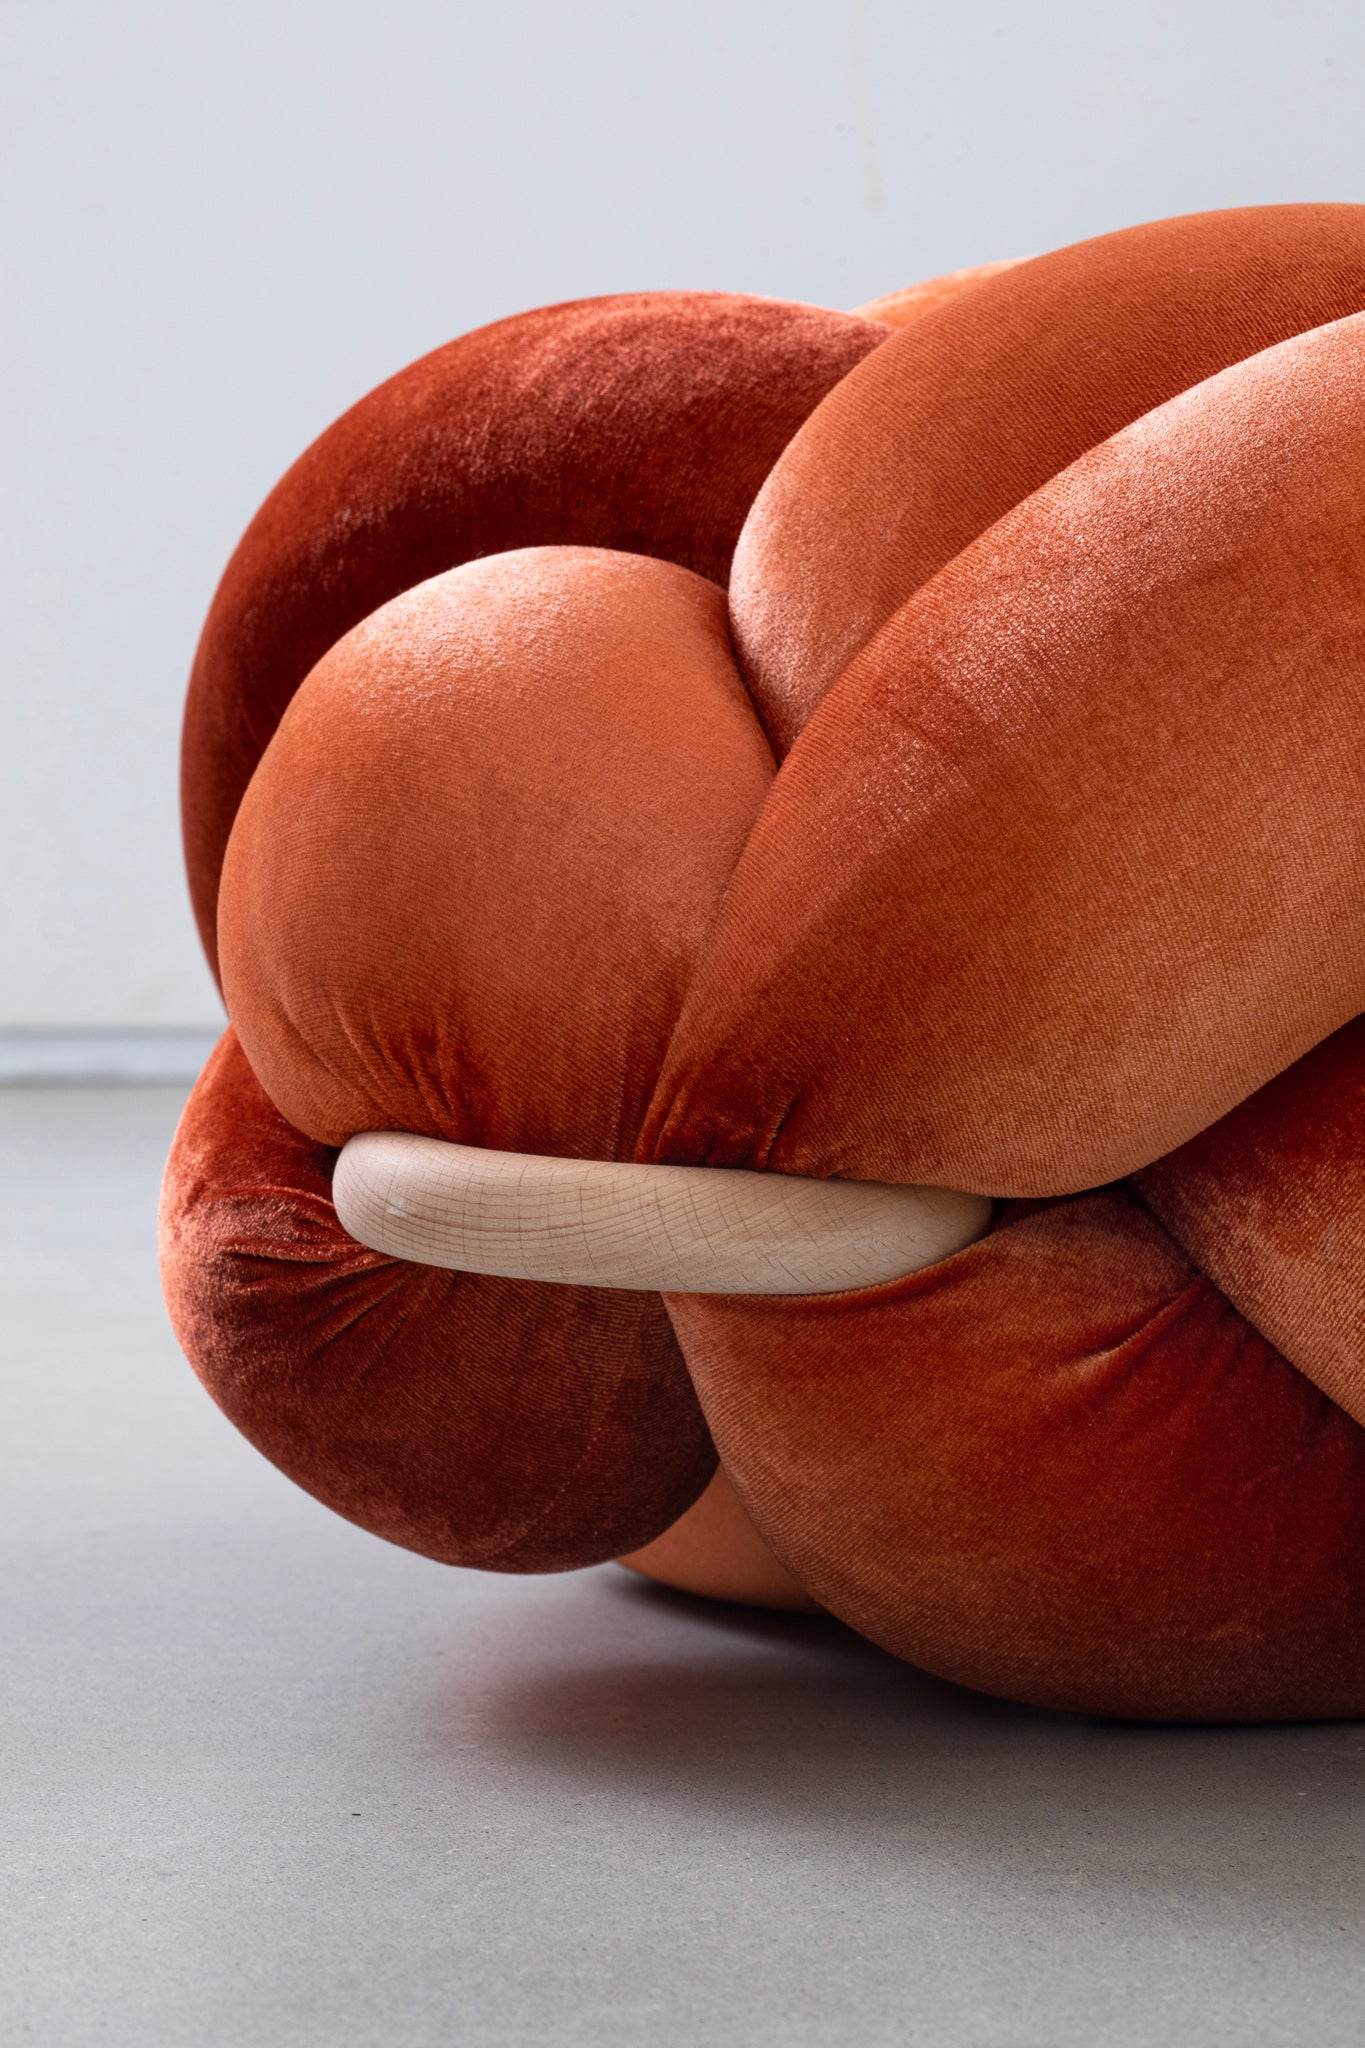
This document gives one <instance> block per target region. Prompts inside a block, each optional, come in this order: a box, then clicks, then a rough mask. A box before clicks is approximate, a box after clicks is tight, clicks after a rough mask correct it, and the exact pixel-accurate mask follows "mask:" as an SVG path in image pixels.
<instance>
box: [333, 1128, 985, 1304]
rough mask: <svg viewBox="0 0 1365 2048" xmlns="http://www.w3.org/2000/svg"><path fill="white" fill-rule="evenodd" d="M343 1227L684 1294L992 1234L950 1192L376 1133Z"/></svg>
mask: <svg viewBox="0 0 1365 2048" xmlns="http://www.w3.org/2000/svg"><path fill="white" fill-rule="evenodd" d="M332 1193H333V1200H334V1202H335V1204H336V1211H337V1215H338V1217H339V1218H340V1220H341V1223H342V1226H343V1228H344V1229H346V1230H348V1231H349V1232H350V1234H351V1236H352V1237H354V1238H357V1239H358V1240H359V1242H360V1243H361V1244H364V1245H368V1246H369V1247H370V1248H371V1249H372V1250H374V1251H379V1252H386V1253H388V1254H389V1255H390V1256H391V1257H393V1258H398V1259H410V1260H413V1261H414V1262H416V1263H417V1264H419V1265H426V1266H443V1267H446V1268H448V1269H450V1270H452V1271H455V1272H464V1273H495V1274H500V1275H502V1276H504V1277H505V1278H509V1279H519V1280H548V1281H560V1282H565V1283H569V1284H573V1285H578V1286H584V1285H587V1286H597V1287H628V1288H657V1289H659V1290H661V1291H663V1292H665V1293H674V1294H833V1293H839V1292H842V1291H844V1290H845V1289H849V1288H855V1287H870V1286H876V1285H878V1284H879V1283H880V1282H882V1281H886V1280H894V1279H898V1278H900V1277H901V1276H903V1275H904V1274H907V1273H914V1272H918V1271H919V1269H920V1268H921V1267H923V1266H928V1265H932V1264H934V1263H935V1262H936V1261H937V1260H939V1259H942V1258H946V1257H947V1256H948V1255H949V1254H950V1253H952V1252H955V1251H960V1250H961V1249H962V1247H963V1246H964V1245H967V1244H970V1243H971V1242H972V1241H973V1240H974V1239H975V1238H978V1237H980V1236H982V1235H983V1234H984V1232H985V1230H986V1228H987V1226H988V1224H989V1222H990V1214H991V1205H990V1203H989V1201H987V1200H986V1199H985V1197H983V1196H980V1195H967V1194H958V1193H956V1192H954V1191H953V1190H952V1189H948V1188H920V1187H896V1186H891V1185H887V1184H885V1183H883V1182H880V1181H852V1180H809V1179H803V1178H800V1177H798V1176H796V1175H794V1174H778V1173H748V1172H744V1171H740V1170H737V1169H733V1168H728V1167H710V1166H637V1165H631V1164H618V1163H615V1162H612V1161H609V1160H593V1159H548V1158H541V1157H538V1156H536V1155H533V1154H530V1153H521V1152H494V1151H484V1150H481V1149H479V1148H478V1147H475V1146H472V1145H450V1144H446V1143H443V1142H442V1141H441V1140H440V1139H437V1138H420V1137H414V1136H412V1135H410V1134H408V1133H405V1132H401V1131H365V1132H362V1133H360V1134H359V1135H358V1136H356V1137H354V1138H352V1139H351V1140H350V1141H349V1143H348V1144H346V1145H345V1146H344V1147H343V1148H342V1151H341V1154H340V1156H339V1158H338V1160H337V1164H336V1173H335V1178H334V1181H333V1190H332Z"/></svg>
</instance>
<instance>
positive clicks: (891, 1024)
mask: <svg viewBox="0 0 1365 2048" xmlns="http://www.w3.org/2000/svg"><path fill="white" fill-rule="evenodd" d="M184 811H185V834H186V846H187V855H188V862H189V871H190V881H191V888H192V892H193V895H194V901H195V907H196V911H197V914H198V916H199V919H200V925H201V930H202V932H203V935H204V941H205V945H206V947H207V949H208V952H209V955H210V959H211V960H212V962H213V963H214V965H215V970H216V971H218V972H219V973H220V975H221V981H222V986H223V989H224V994H225V997H226V1000H227V1005H228V1010H229V1014H230V1016H231V1018H232V1027H233V1028H232V1029H231V1030H230V1031H229V1032H228V1034H227V1036H226V1037H225V1038H224V1040H223V1042H222V1044H221V1045H220V1047H219V1049H218V1051H217V1053H216V1054H215V1055H214V1058H213V1059H212V1060H211V1062H210V1064H209V1066H208V1068H207V1069H206V1071H205V1073H204V1075H203V1076H202V1078H201V1080H200V1081H199V1083H198V1085H197V1087H196V1089H195V1091H194V1094H193V1096H192V1098H191V1101H190V1103H189V1106H188V1108H187V1110H186V1112H185V1117H184V1120H183V1123H182V1126H181V1129H180V1132H179V1134H178V1136H177V1139H176V1142H175V1148H174V1151H173V1154H172V1157H171V1161H170V1164H169V1167H168V1171H167V1177H166V1186H165V1194H164V1200H163V1214H162V1245H163V1270H164V1275H165V1283H166V1290H167V1297H168V1300H169V1303H170V1307H171V1313H172V1316H173V1318H174V1320H175V1324H176V1328H177V1330H178V1332H179V1335H180V1338H181V1341H182V1343H183V1344H184V1347H185V1349H186V1352H187V1353H188V1355H189V1357H190V1359H191V1361H192V1362H193V1364H194V1366H195V1369H196V1370H197V1371H198V1373H199V1374H200V1377H201V1378H202V1379H203V1381H204V1383H205V1385H206V1386H207V1387H208V1388H209V1391H210V1392H211V1393H212V1394H213V1396H214V1398H215V1399H216V1400H217V1401H218V1402H219V1403H220V1404H221V1406H222V1407H223V1409H224V1410H225V1411H226V1413H227V1414H228V1415H229V1416H230V1417H231V1418H232V1420H233V1421H234V1422H235V1423H236V1424H237V1426H238V1427H239V1428H240V1429H242V1430H243V1431H244V1432H245V1434H246V1435H247V1436H248V1437H249V1438H250V1439H251V1440H252V1441H253V1442H254V1443H255V1444H257V1445H258V1446H259V1447H260V1449H261V1450H262V1451H263V1452H264V1453H265V1454H266V1456H267V1457H269V1458H271V1459H272V1460H274V1462H275V1463H276V1464H277V1465H279V1466H280V1467H281V1468H282V1469H283V1470H284V1471H285V1472H287V1473H288V1474H289V1475H290V1476H291V1477H292V1478H294V1479H295V1480H297V1481H298V1483H299V1484H300V1485H302V1486H304V1487H306V1488H307V1489H308V1490H309V1491H310V1492H311V1493H313V1494H315V1495H316V1496H317V1497H318V1498H319V1499H320V1500H323V1501H325V1502H326V1503H327V1504H328V1505H329V1506H331V1507H333V1508H335V1509H336V1510H337V1511H338V1512H340V1513H342V1514H344V1515H347V1516H349V1517H350V1518H351V1519H352V1520H354V1521H356V1522H359V1523H360V1524H362V1525H363V1526H364V1527H366V1528H368V1529H372V1530H374V1531H375V1532H376V1533H378V1534H379V1535H382V1536H384V1537H387V1538H388V1539H389V1540H391V1541H393V1542H396V1543H401V1544H406V1545H408V1546H409V1547H411V1548H413V1549H415V1550H419V1551H422V1552H424V1553H425V1554H426V1555H428V1556H431V1557H435V1558H440V1559H444V1560H446V1561H449V1562H451V1563H457V1564H465V1565H475V1566H481V1567H484V1568H490V1569H495V1570H503V1571H548V1570H562V1569H568V1568H571V1567H574V1566H579V1565H584V1564H588V1563H592V1562H596V1561H599V1560H602V1559H605V1558H609V1557H613V1556H619V1555H622V1554H624V1553H626V1552H630V1551H633V1550H637V1549H639V1548H640V1547H641V1546H642V1545H645V1544H647V1543H649V1542H650V1541H651V1540H652V1539H653V1538H655V1537H657V1536H658V1535H660V1534H661V1532H663V1531H664V1530H666V1529H667V1528H668V1527H669V1526H670V1525H671V1524H672V1523H673V1522H674V1521H676V1519H677V1518H678V1517H679V1516H680V1515H681V1514H682V1513H683V1511H684V1510H685V1509H687V1508H688V1507H689V1505H690V1504H691V1503H692V1502H693V1501H694V1500H696V1499H697V1497H698V1496H699V1494H700V1493H701V1492H702V1490H703V1488H704V1487H705V1486H706V1484H707V1481H708V1479H709V1478H710V1475H711V1473H712V1472H713V1471H714V1469H715V1464H716V1459H717V1454H718V1453H719V1456H720V1458H721V1459H722V1461H723V1462H724V1465H725V1467H726V1470H727V1471H728V1473H729V1475H730V1478H731V1480H732V1481H733V1484H734V1486H735V1488H736V1490H737V1491H738V1493H739V1495H740V1498H741V1499H742V1501H743V1503H744V1505H745V1507H746V1508H747V1510H748V1512H749V1514H750V1515H751V1516H752V1518H753V1520H754V1522H755V1523H756V1524H757V1526H758V1528H759V1530H760V1531H761V1533H762V1534H763V1536H764V1537H765V1538H766V1540H767V1541H768V1543H769V1544H770V1545H771V1547H772V1549H773V1550H774V1552H775V1553H776V1554H777V1556H778V1557H779V1558H780V1559H781V1560H782V1562H783V1563H784V1564H786V1565H787V1566H788V1568H789V1569H790V1570H791V1571H792V1572H793V1573H794V1574H795V1575H796V1577H797V1578H798V1579H799V1580H800V1582H801V1583H802V1585H804V1586H805V1587H806V1588H808V1589H809V1591H810V1593H811V1594H812V1595H813V1596H814V1598H815V1599H816V1600H818V1601H819V1602H820V1603H821V1604H822V1605H824V1606H826V1607H828V1608H829V1609H831V1610H832V1611H833V1612H834V1613H835V1614H837V1615H839V1616H840V1617H842V1618H843V1619H844V1620H846V1621H847V1622H849V1623H850V1624H851V1625H852V1626H853V1627H854V1628H856V1629H859V1630H861V1631H862V1632H863V1633H864V1634H866V1635H868V1636H869V1637H871V1638H872V1639H874V1640H875V1641H877V1642H878V1643H881V1644H883V1645H885V1646H886V1647H887V1648H889V1649H891V1650H893V1651H894V1652H895V1653H896V1654H897V1655H899V1656H902V1657H905V1658H907V1659H909V1660H911V1661H913V1662H914V1663H916V1664H919V1665H922V1666H925V1667H927V1668H928V1669H931V1670H933V1671H937V1672H939V1673H942V1674H944V1675H945V1676H948V1677H950V1678H954V1679H958V1680H960V1681H963V1682H965V1683H967V1684H970V1685H974V1686H978V1687H981V1688H984V1689H986V1690H988V1691H992V1692H996V1693H1001V1694H1005V1695H1007V1696H1010V1697H1013V1698H1016V1699H1020V1700H1026V1701H1032V1702H1037V1703H1040V1704H1044V1705H1049V1706H1061V1707H1068V1708H1072V1709H1077V1710H1084V1711H1091V1712H1101V1713H1109V1714H1119V1715H1134V1716H1146V1717H1152V1718H1158V1719H1173V1718H1174V1719H1202V1720H1210V1719H1246V1718H1264V1717H1319V1716H1331V1715H1357V1714H1361V1713H1365V1427H1363V1426H1362V1425H1365V1020H1361V1021H1355V1020H1359V1019H1360V1013H1361V1012H1362V1011H1365V207H1354V206H1288V207H1271V208H1254V209H1247V210H1242V211H1234V212H1226V213H1217V214H1207V215H1200V216H1195V217H1192V218H1188V219H1182V220H1175V221H1166V222H1161V223H1157V224H1155V225H1153V226H1148V227H1143V228H1138V229H1133V230H1130V231H1127V232H1124V233H1120V234H1114V235H1108V236H1104V237H1101V238H1100V239H1098V240H1095V241H1090V242H1085V243H1081V244H1079V245H1077V246H1076V247H1073V248H1069V249H1064V250H1061V251H1059V252H1057V253H1055V254H1052V255H1048V256H1044V257H1040V258H1038V259H1036V260H1031V261H1027V262H1020V263H1011V264H999V265H987V266H985V267H984V268H982V269H979V270H976V271H965V272H958V273H955V274H953V275H952V276H951V277H949V278H946V279H940V280H933V281H931V283H930V284H928V285H924V286H918V287H914V288H912V289H910V290H909V291H906V292H901V293H897V294H895V295H893V296H892V297H890V298H888V299H885V300H881V301H878V302H876V303H874V305H872V306H871V307H868V308H866V309H864V315H853V314H840V313H834V312H826V311H822V310H820V309H817V308H813V307H809V306H797V305H785V304H781V303H777V302H774V301H770V300H761V299H746V298H737V297H730V296H725V295H719V294H714V295H713V294H692V293H678V294H671V293H661V294H650V295H638V296H630V297H624V298H617V299H607V300H598V301H591V302H586V303H581V304H575V305H569V306H561V307H555V308H551V309H549V310H547V311H542V312H537V313H532V314H528V315H525V316H522V317H521V318H518V319H514V320H508V321H504V322H501V323H499V324H498V325H496V326H493V327H490V328H486V329H484V330H482V331H481V332H479V333H476V334H473V335H470V336H467V337H466V338H464V339H463V340H461V341H457V342H454V343H452V344H451V345H450V346H449V347H448V348H444V349H441V350H438V351H437V352H436V353H435V354H434V355H432V356H428V357H426V358H424V359H423V360H422V361H421V362H419V363H417V364H414V365H413V366H412V367H411V368H410V369H408V370H406V371H404V372H402V373H401V374H400V375H399V376H397V377H396V378H394V379H393V380H392V381H391V382H390V383H388V384H386V385H384V386H382V387H381V388H380V389H379V390H378V391H376V392H375V393H373V394H371V396H370V397H369V398H367V399H365V400H363V401H362V402H361V404H360V405H358V406H357V407H356V408H355V409H354V410H353V411H352V412H350V413H348V414H347V415H346V416H345V417H344V418H343V419H342V420H340V421H339V422H338V423H337V424H336V425H335V426H334V427H332V428H331V429H329V431H328V432H327V433H326V434H324V435H323V436H322V438H321V439H320V440H319V441H318V442H317V443H315V445H314V446H313V447H312V448H311V449H310V450H309V451H308V452H307V453H306V454H305V455H304V456H303V457H302V459H301V460H300V461H299V463H297V464H296V465H295V467H294V468H293V469H292V470H291V471H290V472H289V474H288V475H287V476H286V477H285V478H284V480H283V482H282V483H281V484H280V485H279V486H278V488H277V489H276V490H275V491H274V493H272V495H271V497H270V498H269V499H268V500H267V502H266V504H265V506H264V507H263V508H262V510H261V512H260V513H259V514H258V515H257V518H256V519H255V520H254V522H253V523H252V525H251V527H250V528H249V529H248V532H247V534H246V536H245V538H244V539H243V541H242V543H241V545H240V547H239V548H238V550H237V553H236V554H235V556H234V557H233V560H232V562H231V564H230V565H229V568H228V570H227V573H226V575H225V577H224V580H223V583H222V586H221V587H220V590H219V592H218V595H217V597H216V599H215V601H214V605H213V608H212V610H211V612H210V615H209V619H208V623H207V625H206V627H205V630H204V636H203V640H202V643H201V646H200V649H199V654H198V657H197V660H196V664H195V670H194V676H193V679H192V682H191V687H190V696H189V704H188V709H187V715H186V726H185V745H184ZM362 1130H408V1131H416V1132H421V1133H425V1134H427V1135H430V1136H433V1137H438V1138H446V1139H453V1140H457V1141H459V1142H462V1143H466V1144H474V1145H483V1146H493V1147H499V1148H503V1149H506V1150H511V1151H520V1152H536V1153H546V1154H557V1155H565V1156H576V1157H582V1158H611V1159H623V1160H624V1159H636V1160H642V1161H662V1162H673V1163H679V1164H711V1165H720V1166H743V1167H748V1168H758V1169H763V1170H769V1171H777V1172H790V1173H798V1174H813V1175H839V1176H846V1177H851V1178H856V1179H874V1180H888V1181H900V1182H907V1183H931V1184H938V1185H943V1186H949V1187H957V1188H965V1189H971V1190H973V1191H976V1192H980V1193H984V1194H989V1195H991V1196H994V1197H996V1198H998V1206H997V1209H996V1216H995V1223H994V1226H993V1228H992V1229H991V1231H990V1233H989V1234H988V1235H987V1236H986V1237H985V1238H983V1239H981V1240H980V1241H979V1242H978V1243H976V1244H974V1245H972V1246H971V1247H969V1248H968V1249H967V1250H966V1251H963V1252H961V1253H959V1254H958V1255H957V1256H955V1257H953V1258H951V1259H947V1260H945V1261H943V1262H942V1263H941V1264H939V1265H937V1266H934V1267H931V1268H929V1269H928V1270H926V1271H925V1272H922V1273H919V1274H916V1275H915V1276H913V1277H912V1278H909V1279H906V1280H902V1281H898V1282H895V1283H893V1284H891V1285H888V1286H885V1287H880V1288H875V1289H868V1290H865V1291H862V1292H859V1293H855V1294H843V1295H835V1296H826V1297H804V1298H779V1299H749V1298H741V1297H719V1296H713V1297H707V1296H687V1297H667V1298H664V1297H661V1296H658V1295H651V1294H634V1293H625V1292H614V1291H611V1290H605V1289H594V1288H580V1287H567V1286H564V1287H559V1286H551V1285H538V1284H536V1283H532V1282H524V1281H512V1280H494V1279H487V1278H481V1277H475V1276H469V1275H464V1274H456V1273H445V1272H440V1271H437V1270H434V1269H431V1268H427V1267H420V1266H413V1265H406V1264H404V1263H402V1262H400V1261H395V1260H393V1259H389V1258H386V1257H383V1256H381V1255H379V1254H377V1253H374V1252H370V1251H367V1250H365V1249H363V1248H362V1247H360V1246H359V1245H357V1244H356V1243H355V1242H354V1241H353V1240H352V1239H350V1238H349V1237H348V1236H347V1235H346V1233H345V1232H344V1231H343V1230H342V1229H341V1227H340V1225H339V1223H338V1221H337V1219H336V1215H335V1212H334V1210H333V1207H332V1204H331V1200H330V1193H329V1189H330V1172H331V1166H332V1162H333V1160H334V1158H335V1153H336V1148H338V1147H339V1146H340V1145H341V1144H343V1143H344V1142H345V1140H346V1139H347V1138H348V1137H349V1136H351V1135H352V1134H353V1133H355V1132H357V1131H362Z"/></svg>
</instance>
